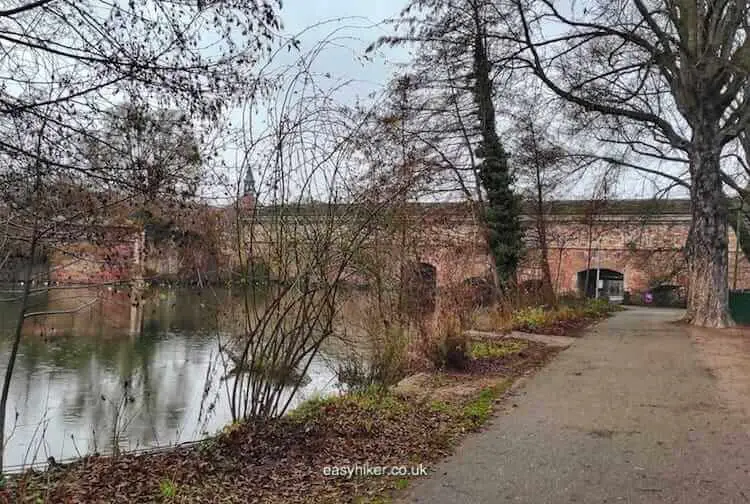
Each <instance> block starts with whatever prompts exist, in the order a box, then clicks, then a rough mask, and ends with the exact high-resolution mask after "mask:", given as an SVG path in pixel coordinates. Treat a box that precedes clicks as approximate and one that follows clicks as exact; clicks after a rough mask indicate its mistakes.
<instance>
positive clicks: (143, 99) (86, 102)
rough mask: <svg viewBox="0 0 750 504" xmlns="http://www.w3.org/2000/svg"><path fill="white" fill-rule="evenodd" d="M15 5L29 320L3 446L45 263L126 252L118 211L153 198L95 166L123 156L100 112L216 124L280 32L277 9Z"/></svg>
mask: <svg viewBox="0 0 750 504" xmlns="http://www.w3.org/2000/svg"><path fill="white" fill-rule="evenodd" d="M11 4H12V5H6V6H5V7H3V8H2V9H0V41H2V54H0V76H2V80H3V82H4V85H3V87H2V89H0V157H2V159H3V163H2V168H1V169H0V200H2V202H3V204H2V210H3V212H2V214H3V217H4V218H6V217H7V218H8V223H9V225H10V226H11V227H10V228H9V229H10V236H11V239H12V242H13V243H14V246H16V247H17V248H18V249H19V250H22V251H23V253H22V255H23V258H24V268H25V269H24V271H25V273H24V283H23V291H22V292H21V293H20V294H19V296H14V297H13V298H12V300H13V301H15V302H19V301H20V311H19V315H18V319H17V324H16V330H15V338H14V344H13V348H12V351H11V355H10V359H9V363H8V367H7V370H6V373H5V378H4V382H3V392H2V398H1V399H0V440H2V441H3V442H4V435H5V432H4V428H5V418H6V407H7V397H8V390H9V387H10V384H11V381H12V376H13V368H14V363H15V359H16V356H17V353H18V345H19V341H20V337H21V333H22V329H23V325H24V322H25V320H27V319H29V318H30V317H35V316H38V315H41V314H40V313H35V312H32V311H30V310H29V308H28V300H29V296H30V295H31V294H33V293H35V292H39V291H41V290H44V289H49V288H52V287H44V286H39V285H38V284H37V285H32V283H33V281H34V280H41V278H36V275H35V274H34V273H33V272H34V270H33V268H34V264H35V261H36V259H37V258H39V257H41V256H43V255H45V254H46V253H47V252H49V251H50V250H60V249H64V248H66V246H67V245H70V244H71V243H72V242H75V241H90V242H95V243H98V244H100V245H104V243H103V240H105V239H111V240H114V241H120V242H122V241H123V240H127V237H123V236H118V237H112V236H109V237H107V233H106V232H103V231H104V227H103V225H105V224H108V223H111V218H112V214H111V213H109V211H110V210H112V209H113V208H114V207H116V206H117V205H118V204H119V203H122V202H124V201H127V200H128V199H131V198H133V197H135V195H136V194H138V195H141V194H142V193H143V192H144V191H145V192H148V185H149V184H148V183H145V184H141V185H140V186H139V187H134V184H133V183H132V182H133V178H132V177H127V176H126V174H124V173H122V172H117V171H116V170H115V168H116V166H114V163H112V162H111V160H112V159H113V156H109V157H108V159H109V160H110V162H108V163H106V165H105V166H102V165H100V164H96V163H91V162H90V161H91V160H90V156H89V155H90V154H91V152H92V150H93V149H95V150H96V151H97V152H99V153H101V154H104V153H106V152H110V153H111V152H113V151H114V152H116V151H117V145H113V144H112V143H110V140H111V139H110V138H109V137H108V136H107V135H102V134H101V133H102V130H100V129H99V128H98V127H99V126H100V125H101V124H102V122H103V117H102V115H103V111H106V110H110V109H111V108H112V106H113V105H117V104H119V103H121V98H120V97H121V96H128V97H130V98H137V99H138V102H139V103H149V104H157V105H158V106H160V107H165V108H167V107H175V108H180V109H181V110H184V111H185V114H186V115H188V116H190V117H202V118H206V119H208V120H212V121H218V120H220V119H221V116H222V113H223V112H224V111H226V110H227V108H228V107H229V106H230V105H231V104H232V103H233V100H234V99H235V98H236V97H237V96H239V95H240V94H242V95H245V96H247V95H249V94H251V93H253V92H257V93H260V89H261V88H260V86H259V84H258V80H257V78H256V75H255V72H254V69H255V68H256V63H257V61H258V58H259V57H260V56H261V55H263V54H264V53H265V51H266V50H267V49H268V47H269V45H270V43H271V40H272V37H273V35H274V31H275V30H276V29H277V28H278V18H277V13H276V4H275V3H272V2H265V1H257V2H256V1H250V2H246V1H239V0H222V1H218V2H196V3H185V2H171V1H161V0H157V1H131V2H115V3H112V2H106V1H98V0H86V1H69V0H41V1H28V2H25V3H21V2H11ZM151 178H152V180H153V178H154V177H151ZM144 186H145V189H144ZM45 314H48V313H45ZM3 447H4V446H3V445H0V452H1V451H2V448H3ZM1 462H2V459H0V471H2V464H1Z"/></svg>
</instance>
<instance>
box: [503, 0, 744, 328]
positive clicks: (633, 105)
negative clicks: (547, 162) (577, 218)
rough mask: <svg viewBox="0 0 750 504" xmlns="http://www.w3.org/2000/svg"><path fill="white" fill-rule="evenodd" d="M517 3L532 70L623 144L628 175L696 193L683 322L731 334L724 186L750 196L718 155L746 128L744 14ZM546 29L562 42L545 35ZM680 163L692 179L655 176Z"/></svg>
mask: <svg viewBox="0 0 750 504" xmlns="http://www.w3.org/2000/svg"><path fill="white" fill-rule="evenodd" d="M515 3H516V6H517V12H518V14H519V17H520V20H521V23H520V28H518V30H517V33H518V36H517V37H516V38H517V40H518V41H519V42H520V47H519V50H520V51H521V57H520V60H521V61H522V62H523V64H524V65H525V66H526V68H528V69H530V70H531V71H532V72H533V73H534V74H535V75H536V76H537V77H538V78H539V79H541V81H542V82H544V83H545V85H546V86H547V87H548V88H549V89H550V90H552V91H553V92H554V93H555V94H556V95H557V96H559V97H560V98H562V99H563V100H565V101H567V102H568V103H570V104H571V105H573V106H574V109H575V110H576V111H577V113H578V114H579V117H580V118H582V119H584V118H585V120H586V121H590V122H591V123H595V124H596V125H598V127H599V133H600V136H601V137H602V139H604V140H607V141H611V142H613V143H615V144H616V145H619V146H621V147H622V149H623V152H622V154H623V157H624V158H625V159H626V160H627V164H628V165H630V166H634V167H637V166H640V167H641V169H643V170H646V171H648V170H651V171H652V172H655V173H657V174H661V175H663V176H665V177H668V178H670V180H672V181H674V182H676V183H678V184H682V185H684V186H687V187H689V188H690V194H691V199H692V201H693V205H692V215H693V219H692V226H691V229H690V235H689V239H688V243H687V247H686V248H687V257H688V260H689V277H690V278H689V281H690V288H689V298H688V313H687V320H689V321H690V322H692V323H693V324H696V325H701V326H713V327H724V326H727V325H729V324H730V323H731V319H730V317H729V313H728V307H727V306H728V296H727V211H726V205H725V203H724V191H723V186H724V185H726V186H728V187H731V188H733V189H735V190H737V191H739V192H742V191H743V188H742V187H739V186H738V185H737V184H736V181H735V180H734V179H733V178H732V177H729V176H728V175H727V173H726V171H725V170H723V169H722V166H721V156H722V151H723V150H724V148H725V147H726V146H727V145H728V144H730V143H732V142H734V141H735V140H736V139H737V137H738V135H739V134H740V133H741V132H742V131H743V130H744V129H746V127H747V125H748V120H750V102H749V101H748V95H747V89H748V78H747V77H748V68H747V65H748V61H747V51H748V47H750V37H748V32H747V30H748V25H747V17H748V6H747V5H746V4H745V2H730V1H718V2H694V1H689V0H686V1H682V0H668V1H663V0H659V1H657V0H654V1H646V0H630V1H621V2H600V1H587V2H580V3H576V4H573V6H572V7H573V8H572V9H571V10H570V11H563V10H562V9H560V8H559V7H558V6H557V4H556V3H554V2H552V1H550V0H539V1H536V2H534V3H533V4H531V7H530V8H529V6H528V4H527V3H526V2H520V1H517V2H515ZM550 30H551V31H554V32H555V33H556V34H555V35H552V36H549V35H547V36H544V35H543V32H547V33H549V31H550ZM683 159H687V160H688V162H689V180H683V179H682V178H681V177H679V176H677V175H675V173H676V171H679V168H677V169H675V168H672V169H669V168H665V167H663V166H656V167H655V168H652V167H651V166H649V160H651V163H654V160H660V161H664V160H673V161H675V162H680V161H681V160H683ZM678 175H679V174H678Z"/></svg>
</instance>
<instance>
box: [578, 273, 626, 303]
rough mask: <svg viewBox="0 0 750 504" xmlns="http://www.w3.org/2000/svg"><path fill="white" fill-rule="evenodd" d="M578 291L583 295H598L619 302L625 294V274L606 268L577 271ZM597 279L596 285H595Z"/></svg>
mask: <svg viewBox="0 0 750 504" xmlns="http://www.w3.org/2000/svg"><path fill="white" fill-rule="evenodd" d="M577 280H578V282H577V285H578V292H579V293H581V294H583V295H584V296H585V297H589V298H595V297H600V298H603V299H609V300H610V301H614V302H621V301H622V300H623V296H624V294H625V275H624V274H622V273H620V272H619V271H615V270H611V269H606V268H592V269H590V270H584V271H579V272H578V278H577ZM597 280H598V285H597Z"/></svg>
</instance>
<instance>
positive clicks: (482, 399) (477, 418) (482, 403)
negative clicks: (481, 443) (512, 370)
mask: <svg viewBox="0 0 750 504" xmlns="http://www.w3.org/2000/svg"><path fill="white" fill-rule="evenodd" d="M510 384H511V380H505V381H504V382H503V383H500V384H497V385H494V386H492V387H485V388H483V389H482V390H481V391H480V392H479V394H478V395H477V396H476V397H475V398H474V399H472V400H470V401H469V402H468V403H466V404H465V405H464V406H463V408H461V410H460V411H461V417H462V421H463V422H464V424H465V425H466V426H467V427H468V428H469V429H470V430H476V429H478V428H479V427H481V426H482V425H484V424H485V423H487V420H489V419H490V417H491V416H492V411H493V405H494V404H495V400H497V398H498V397H500V396H501V395H502V394H503V392H505V390H507V389H508V387H509V386H510Z"/></svg>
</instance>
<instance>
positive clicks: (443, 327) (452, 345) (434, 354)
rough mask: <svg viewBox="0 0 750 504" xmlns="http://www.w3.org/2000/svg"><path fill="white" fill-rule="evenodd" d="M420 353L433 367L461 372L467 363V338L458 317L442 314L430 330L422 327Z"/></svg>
mask: <svg viewBox="0 0 750 504" xmlns="http://www.w3.org/2000/svg"><path fill="white" fill-rule="evenodd" d="M421 336H422V337H421V341H420V353H421V354H422V355H424V356H425V357H426V358H427V359H428V360H429V361H430V362H431V363H432V364H433V365H434V366H435V367H437V368H448V369H456V370H462V369H465V368H466V365H467V364H468V362H469V337H468V336H467V335H466V334H465V333H464V330H463V327H462V324H461V321H460V319H459V318H458V316H456V315H455V314H451V313H442V314H439V315H438V316H437V319H436V320H435V323H434V325H433V327H432V330H431V331H430V330H429V327H425V326H423V327H422V335H421Z"/></svg>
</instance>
